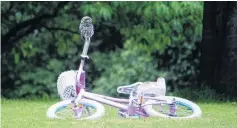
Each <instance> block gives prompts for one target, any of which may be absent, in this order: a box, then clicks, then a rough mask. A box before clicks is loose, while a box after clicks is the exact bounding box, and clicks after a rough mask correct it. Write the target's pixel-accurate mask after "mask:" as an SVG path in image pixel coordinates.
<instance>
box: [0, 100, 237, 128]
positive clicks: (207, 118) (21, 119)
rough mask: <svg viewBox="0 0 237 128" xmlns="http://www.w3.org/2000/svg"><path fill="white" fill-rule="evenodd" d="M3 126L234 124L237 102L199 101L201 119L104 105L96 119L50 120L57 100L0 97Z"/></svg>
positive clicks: (231, 127) (201, 127) (187, 127)
mask: <svg viewBox="0 0 237 128" xmlns="http://www.w3.org/2000/svg"><path fill="white" fill-rule="evenodd" d="M1 102H2V103H1V104H2V109H1V110H2V112H1V118H2V120H1V126H2V128H28V127H29V128H45V127H47V128H48V127H49V128H65V127H70V128H104V127H106V128H133V127H136V128H159V127H162V128H172V127H174V128H177V127H182V128H237V103H236V102H229V103H200V102H199V103H198V105H200V107H201V109H202V111H203V116H202V118H200V119H191V120H172V119H161V118H157V117H156V118H141V119H123V118H119V117H118V116H117V109H114V108H111V107H108V106H106V114H105V116H104V117H103V118H101V119H100V120H97V121H75V120H50V119H47V117H46V111H47V108H48V107H49V106H50V105H52V104H54V103H55V102H56V101H44V100H6V99H2V101H1Z"/></svg>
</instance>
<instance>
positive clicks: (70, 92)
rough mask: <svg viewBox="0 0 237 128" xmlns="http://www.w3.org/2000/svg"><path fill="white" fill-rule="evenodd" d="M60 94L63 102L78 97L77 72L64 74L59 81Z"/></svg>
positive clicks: (72, 71)
mask: <svg viewBox="0 0 237 128" xmlns="http://www.w3.org/2000/svg"><path fill="white" fill-rule="evenodd" d="M57 89H58V94H59V96H60V98H61V99H62V100H67V99H72V98H75V97H76V71H75V70H70V71H65V72H62V73H61V74H60V75H59V77H58V80H57Z"/></svg>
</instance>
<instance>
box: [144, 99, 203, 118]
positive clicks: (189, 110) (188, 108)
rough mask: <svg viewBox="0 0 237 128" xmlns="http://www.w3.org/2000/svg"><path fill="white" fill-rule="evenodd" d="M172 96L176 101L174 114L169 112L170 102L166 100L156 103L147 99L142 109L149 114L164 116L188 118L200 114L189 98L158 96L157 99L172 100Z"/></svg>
mask: <svg viewBox="0 0 237 128" xmlns="http://www.w3.org/2000/svg"><path fill="white" fill-rule="evenodd" d="M174 98H175V101H176V104H175V106H176V110H175V115H173V114H170V103H167V102H163V103H162V102H160V103H159V104H157V103H155V101H154V100H148V101H147V102H146V103H145V106H144V110H145V112H146V113H147V114H148V115H149V116H159V117H164V118H174V119H190V118H198V117H201V116H202V111H201V109H200V107H199V106H198V105H197V104H195V103H193V102H191V101H189V100H186V99H183V98H179V97H173V96H160V97H159V99H162V100H166V101H172V100H173V99H174ZM146 104H147V105H146Z"/></svg>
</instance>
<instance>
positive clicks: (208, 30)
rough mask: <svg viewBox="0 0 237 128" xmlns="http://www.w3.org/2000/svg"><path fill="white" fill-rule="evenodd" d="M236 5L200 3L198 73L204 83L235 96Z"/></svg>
mask: <svg viewBox="0 0 237 128" xmlns="http://www.w3.org/2000/svg"><path fill="white" fill-rule="evenodd" d="M236 40H237V2H204V20H203V42H202V49H201V53H202V55H201V74H200V78H201V80H202V81H203V82H204V84H206V85H208V86H211V87H212V88H214V89H216V90H217V91H218V92H220V93H225V94H227V95H230V96H237V93H236V90H237V43H236V42H237V41H236Z"/></svg>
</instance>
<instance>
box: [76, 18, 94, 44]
mask: <svg viewBox="0 0 237 128" xmlns="http://www.w3.org/2000/svg"><path fill="white" fill-rule="evenodd" d="M79 30H80V33H81V37H82V39H89V38H91V37H92V36H93V34H94V26H93V24H92V19H91V18H90V17H89V16H85V17H83V18H82V19H81V23H80V26H79Z"/></svg>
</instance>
